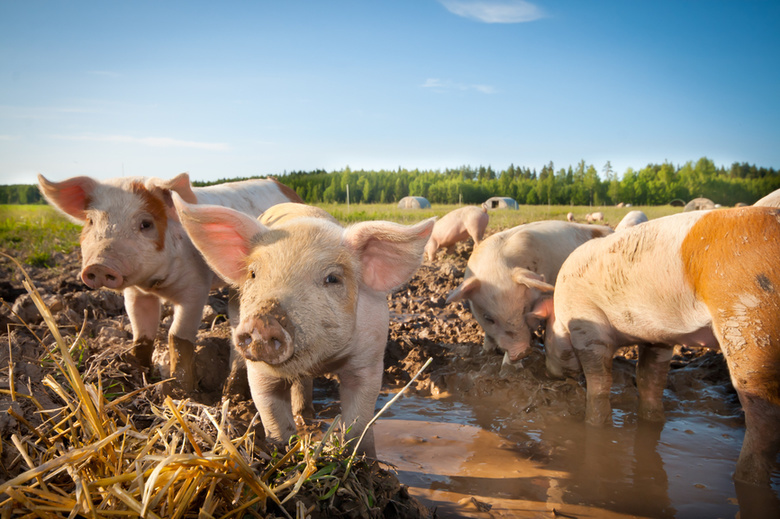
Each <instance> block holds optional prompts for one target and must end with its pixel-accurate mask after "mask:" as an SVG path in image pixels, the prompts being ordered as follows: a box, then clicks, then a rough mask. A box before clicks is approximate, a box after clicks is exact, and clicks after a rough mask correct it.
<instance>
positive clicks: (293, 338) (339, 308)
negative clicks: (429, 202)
mask: <svg viewBox="0 0 780 519" xmlns="http://www.w3.org/2000/svg"><path fill="white" fill-rule="evenodd" d="M175 203H176V206H177V209H178V211H179V217H180V219H181V221H182V224H183V225H184V227H185V229H186V230H187V233H188V234H189V236H190V238H191V239H192V242H193V243H194V244H195V246H196V247H197V248H198V250H200V251H201V253H202V254H203V256H204V258H206V261H207V262H208V264H209V265H210V266H211V267H212V268H213V269H214V271H215V272H217V273H218V274H219V275H220V276H222V278H223V279H225V280H227V281H229V282H230V283H231V285H233V286H234V287H237V288H238V291H239V298H238V307H239V317H238V318H237V319H236V323H237V324H236V327H235V329H234V330H233V339H234V343H235V345H236V348H237V350H238V351H239V352H240V354H241V355H242V356H243V357H244V359H245V361H246V368H247V376H248V379H249V386H250V389H251V393H252V399H253V401H254V403H255V406H256V407H257V410H258V411H259V413H260V418H261V420H262V422H263V426H264V427H265V431H266V438H267V439H268V440H269V441H271V442H275V443H283V442H286V441H288V439H289V438H290V436H291V435H292V434H294V433H295V432H296V428H295V419H294V416H293V412H292V407H291V398H292V396H291V386H292V385H293V384H294V383H295V382H296V381H300V380H301V379H302V378H311V377H314V376H318V375H321V374H326V373H334V374H336V375H337V377H338V379H339V382H340V394H341V401H342V415H343V417H344V423H345V424H346V425H347V426H350V425H351V426H352V427H351V428H350V429H349V430H348V433H347V438H348V439H353V438H355V437H357V436H359V435H360V434H361V433H362V432H363V429H364V428H365V427H366V425H367V424H368V422H369V421H370V419H371V417H372V416H373V413H374V406H375V405H376V399H377V396H378V395H379V389H380V386H381V383H382V372H383V369H384V366H383V361H384V351H385V346H386V344H387V333H388V328H389V309H388V304H387V295H388V293H389V292H391V291H392V290H393V289H395V288H397V287H399V286H400V285H402V284H404V283H406V282H407V281H408V280H409V279H410V278H411V276H412V275H413V274H414V272H415V271H416V270H417V268H418V267H419V266H420V264H421V263H422V255H423V249H424V247H425V244H426V242H427V241H428V238H429V237H430V234H431V231H432V230H433V225H434V219H430V220H425V221H423V222H420V223H418V224H416V225H412V226H405V225H400V224H395V223H391V222H379V221H372V222H361V223H357V224H354V225H351V226H350V227H347V228H344V227H342V226H341V225H339V224H338V223H336V222H334V221H333V220H332V218H326V217H317V216H316V215H314V216H313V215H311V214H309V215H301V214H300V213H299V216H298V217H295V216H293V215H288V217H286V218H284V219H278V220H277V221H276V223H274V224H273V226H270V227H269V226H266V225H264V224H263V223H262V222H260V221H258V220H256V219H253V218H251V217H249V216H247V215H244V214H242V213H240V212H238V211H234V210H232V209H229V208H226V207H217V206H203V205H190V204H187V203H186V202H184V201H183V200H181V199H179V198H175ZM286 209H290V210H293V211H301V209H298V208H295V207H292V206H289V205H287V204H285V207H284V208H279V212H280V213H281V212H283V211H284V210H286ZM360 451H361V452H363V453H365V454H367V455H369V456H372V457H373V456H375V455H376V450H375V447H374V440H373V433H372V432H371V431H369V432H367V434H366V437H365V439H364V442H363V443H362V444H361V446H360Z"/></svg>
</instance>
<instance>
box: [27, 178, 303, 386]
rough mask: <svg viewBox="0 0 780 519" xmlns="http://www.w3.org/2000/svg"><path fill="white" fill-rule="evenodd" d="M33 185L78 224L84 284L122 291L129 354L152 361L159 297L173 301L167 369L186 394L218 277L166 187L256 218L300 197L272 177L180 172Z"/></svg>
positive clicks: (40, 181) (43, 181)
mask: <svg viewBox="0 0 780 519" xmlns="http://www.w3.org/2000/svg"><path fill="white" fill-rule="evenodd" d="M38 184H39V186H40V189H41V193H43V195H44V197H45V198H46V200H48V201H49V203H51V204H52V205H53V206H54V207H56V208H57V209H59V210H60V211H61V212H63V213H64V214H65V215H66V216H68V217H69V218H70V219H71V220H73V221H74V222H76V223H79V224H82V225H83V226H84V228H83V230H82V232H81V255H82V267H83V268H82V271H81V279H82V280H83V281H84V283H85V284H86V285H87V286H89V287H90V288H94V289H98V288H108V289H111V290H118V291H119V290H121V291H122V292H123V293H124V298H125V309H126V310H127V314H128V316H129V317H130V323H131V325H132V327H133V353H134V355H135V356H136V357H137V358H138V360H139V362H140V363H141V364H142V365H143V366H147V367H149V366H150V365H151V357H152V352H153V350H154V338H155V336H156V335H157V328H158V327H159V325H160V305H161V300H166V301H170V302H171V303H172V304H173V323H172V325H171V328H170V332H169V335H168V347H169V353H170V365H171V366H170V367H171V375H172V376H174V377H176V380H177V381H178V383H179V384H180V386H181V389H183V390H184V391H187V392H190V391H192V390H194V389H195V388H196V387H197V380H196V379H195V365H194V342H195V337H196V335H197V331H198V326H199V325H200V321H201V316H202V314H203V307H204V305H205V304H206V301H207V298H208V293H209V290H210V289H211V288H212V287H214V286H219V285H221V284H223V283H222V282H221V280H220V279H219V278H217V277H216V276H215V275H214V273H213V272H212V271H211V270H210V269H209V267H208V266H207V265H206V262H205V261H204V260H203V258H202V257H201V255H200V254H199V253H198V251H197V250H196V249H195V247H194V246H193V245H192V243H191V242H190V240H189V238H188V237H187V234H186V233H185V232H184V229H183V228H182V226H181V224H180V223H179V220H178V215H177V214H176V210H175V208H174V207H173V202H172V199H171V193H178V195H179V196H181V197H182V198H183V199H185V200H187V201H189V202H191V203H208V204H219V205H225V206H230V207H233V208H235V209H238V210H241V211H244V212H246V213H248V214H252V215H255V216H257V215H259V214H260V213H261V212H262V211H264V210H265V209H268V208H269V207H271V206H272V205H274V204H278V203H280V202H290V201H296V202H301V199H300V198H299V197H298V195H296V194H295V192H294V191H293V190H291V189H290V188H288V187H286V186H284V185H282V184H280V183H279V182H277V181H275V180H272V179H270V180H247V181H243V182H231V183H226V184H219V185H215V186H210V187H202V188H192V187H191V186H190V180H189V176H188V175H187V174H186V173H182V174H181V175H179V176H177V177H175V178H173V179H172V180H162V179H158V178H143V177H124V178H114V179H110V180H105V181H98V180H95V179H93V178H90V177H73V178H70V179H68V180H63V181H62V182H51V181H49V180H47V179H46V178H45V177H43V176H42V175H38Z"/></svg>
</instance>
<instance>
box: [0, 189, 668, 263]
mask: <svg viewBox="0 0 780 519" xmlns="http://www.w3.org/2000/svg"><path fill="white" fill-rule="evenodd" d="M318 205H319V207H322V208H323V209H325V210H326V211H328V212H329V213H330V214H332V215H333V216H334V217H336V218H337V219H338V220H339V221H341V222H342V223H344V224H349V223H352V222H359V221H364V220H389V221H392V222H398V223H403V224H412V223H416V222H419V221H420V220H423V219H425V218H430V217H432V216H438V217H442V216H444V215H445V214H447V213H448V212H450V211H452V210H453V209H456V208H457V207H458V206H456V205H444V204H434V205H433V206H432V207H431V208H430V209H399V208H398V207H397V206H396V204H352V205H350V206H349V208H347V205H346V204H318ZM633 209H639V210H642V211H644V213H645V214H646V215H647V217H648V218H650V219H653V218H659V217H661V216H666V215H669V214H673V213H678V212H680V211H682V208H679V207H671V206H668V205H665V206H644V207H628V208H627V207H623V208H617V207H588V206H565V205H553V206H547V205H521V206H520V209H518V210H516V211H515V210H511V209H499V210H494V211H491V212H490V223H489V224H488V230H492V231H496V230H498V229H507V228H509V227H514V226H516V225H520V224H523V223H528V222H534V221H537V220H565V219H566V214H567V213H568V212H569V211H571V212H572V213H574V217H575V219H576V220H577V221H579V222H584V221H585V215H586V214H587V213H589V212H594V211H601V212H603V213H604V217H605V219H606V222H607V223H608V224H609V225H611V226H612V227H615V226H616V225H617V224H618V222H620V220H621V219H622V218H623V216H625V214H626V213H628V212H629V211H631V210H633ZM79 232H80V227H79V226H78V225H75V224H73V223H71V222H70V221H69V220H67V219H66V218H65V217H64V216H62V215H61V214H60V213H58V212H57V211H55V210H54V209H53V208H51V207H50V206H47V205H0V250H2V251H4V252H6V253H8V254H10V255H12V256H14V257H16V258H18V259H20V260H22V261H23V262H24V263H27V264H29V265H33V266H54V259H53V255H54V253H55V252H62V253H65V254H67V253H70V252H72V251H73V250H74V249H75V248H76V247H78V244H79Z"/></svg>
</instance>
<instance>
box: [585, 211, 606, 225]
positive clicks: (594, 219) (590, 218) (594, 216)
mask: <svg viewBox="0 0 780 519" xmlns="http://www.w3.org/2000/svg"><path fill="white" fill-rule="evenodd" d="M585 220H587V222H588V223H598V222H601V223H604V213H602V212H601V211H596V212H595V213H588V214H586V215H585Z"/></svg>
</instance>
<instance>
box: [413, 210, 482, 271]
mask: <svg viewBox="0 0 780 519" xmlns="http://www.w3.org/2000/svg"><path fill="white" fill-rule="evenodd" d="M488 218H489V217H488V214H487V209H486V208H484V207H476V206H466V207H461V208H459V209H455V210H454V211H450V212H449V213H447V214H445V215H444V216H442V218H441V219H440V220H438V221H437V222H436V225H434V226H433V232H432V233H431V239H430V240H428V243H427V245H426V246H425V256H426V257H427V258H428V260H429V261H433V259H434V258H435V257H436V251H437V250H439V249H440V248H446V249H447V252H449V253H452V251H453V249H454V246H455V244H456V243H458V242H459V241H463V240H466V239H468V237H469V236H470V237H471V239H473V240H474V245H475V246H476V245H478V244H479V243H480V242H481V241H482V236H484V235H485V228H486V227H487V224H488Z"/></svg>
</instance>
